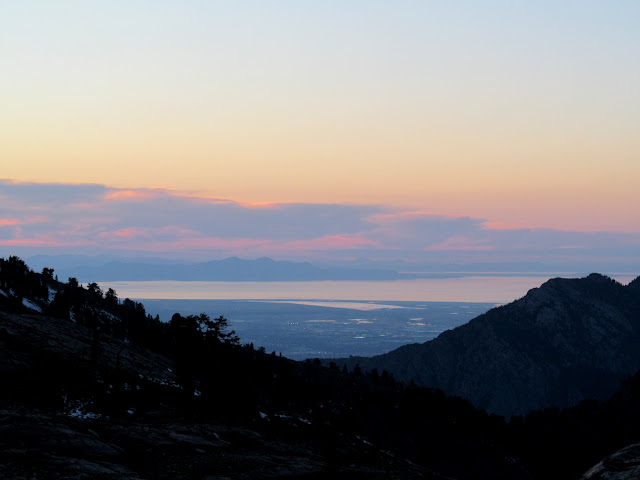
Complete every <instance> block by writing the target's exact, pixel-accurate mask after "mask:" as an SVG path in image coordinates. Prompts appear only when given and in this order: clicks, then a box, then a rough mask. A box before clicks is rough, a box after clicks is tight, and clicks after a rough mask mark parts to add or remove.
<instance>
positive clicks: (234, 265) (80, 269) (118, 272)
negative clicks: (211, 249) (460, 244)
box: [63, 257, 405, 282]
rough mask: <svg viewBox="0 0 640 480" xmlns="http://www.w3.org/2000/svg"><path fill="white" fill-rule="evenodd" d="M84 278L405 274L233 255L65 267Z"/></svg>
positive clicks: (227, 279) (331, 277)
mask: <svg viewBox="0 0 640 480" xmlns="http://www.w3.org/2000/svg"><path fill="white" fill-rule="evenodd" d="M63 272H68V273H69V274H70V276H75V277H77V278H78V280H79V281H81V282H87V281H102V282H109V281H119V280H129V281H134V280H140V281H142V280H177V281H192V280H205V281H225V282H234V281H256V282H265V281H310V280H396V279H399V278H405V277H404V276H402V275H401V274H399V273H398V272H395V271H393V270H386V269H379V268H372V269H365V268H337V267H334V268H320V267H316V266H314V265H312V264H311V263H308V262H290V261H276V260H272V259H270V258H266V257H263V258H258V259H255V260H245V259H241V258H237V257H230V258H226V259H224V260H213V261H209V262H203V263H164V264H158V263H147V262H127V261H121V260H116V261H111V262H108V263H104V264H102V265H80V266H77V267H72V268H66V269H63Z"/></svg>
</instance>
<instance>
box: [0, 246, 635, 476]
mask: <svg viewBox="0 0 640 480" xmlns="http://www.w3.org/2000/svg"><path fill="white" fill-rule="evenodd" d="M592 280H593V279H592ZM598 282H601V283H602V284H601V285H600V283H598ZM610 283H611V282H610V281H608V280H607V279H604V281H603V279H602V278H600V277H598V278H595V283H594V284H593V287H594V290H593V292H592V296H593V297H598V295H599V294H598V291H600V289H601V288H602V289H604V291H608V290H609V289H611V290H612V291H619V290H618V287H616V286H615V285H614V286H613V287H612V286H611V284H610ZM635 285H636V286H637V284H635ZM633 289H635V286H633V287H632V288H631V289H630V290H633ZM624 291H625V292H626V290H624ZM625 295H626V293H625V294H622V295H621V296H622V297H624V296H625ZM231 323H232V322H231ZM0 385H2V388H0V478H101V479H132V480H133V479H175V478H257V479H276V478H288V479H303V478H304V479H321V478H335V479H347V478H348V479H414V478H415V479H417V478H426V479H444V478H449V479H451V478H458V479H554V478H557V479H572V478H573V479H577V478H579V477H580V475H582V474H583V473H585V472H586V471H587V470H588V469H589V468H590V467H592V466H594V465H596V464H597V463H598V462H599V461H600V460H601V459H603V458H604V457H605V456H607V455H609V454H611V453H612V452H615V451H616V450H619V449H621V448H623V447H625V446H627V445H632V444H634V443H637V442H638V441H640V408H639V407H640V373H637V374H636V375H634V376H633V377H631V378H628V379H627V380H626V381H625V382H624V383H623V385H622V387H621V388H620V389H619V391H618V392H617V393H616V394H615V395H614V396H613V397H611V398H610V399H609V400H606V401H603V402H598V401H595V400H586V401H583V402H581V403H580V404H579V405H578V406H576V407H574V408H568V409H565V410H558V409H547V410H544V411H535V412H531V413H529V414H528V415H526V416H524V417H520V416H514V417H512V418H511V420H510V421H509V422H506V421H505V419H504V418H502V417H499V416H496V415H488V414H487V413H486V412H483V411H480V410H477V409H475V408H474V407H473V406H472V405H471V404H470V403H469V402H467V401H465V400H463V399H461V398H459V397H447V396H446V395H445V394H444V393H443V392H442V391H441V390H435V389H430V388H424V387H419V386H416V385H414V384H409V385H403V384H401V383H398V382H396V381H395V380H394V378H393V376H392V375H391V374H389V373H388V372H387V371H378V370H372V371H371V372H369V373H366V372H363V371H362V369H361V368H360V367H354V368H353V369H351V370H350V369H339V368H338V367H337V365H336V364H330V365H329V367H328V368H325V367H322V366H321V364H320V362H319V361H309V360H308V361H305V362H294V361H292V360H289V359H286V358H283V357H280V356H278V355H276V354H275V352H274V353H272V354H269V353H267V352H265V351H264V349H256V348H254V346H253V345H240V343H239V341H238V339H237V337H235V335H234V334H233V332H232V331H231V330H230V329H229V326H228V324H227V321H226V319H224V318H223V317H219V318H216V319H213V320H212V319H210V318H209V317H208V316H207V315H205V314H201V315H188V316H182V315H180V314H178V313H176V314H175V315H174V316H173V317H172V319H171V321H170V322H168V323H162V322H159V321H158V319H157V318H152V317H151V316H149V315H147V314H146V312H145V309H144V306H143V305H142V304H140V303H137V302H134V301H131V300H129V299H124V300H121V299H119V298H118V297H117V294H116V292H115V291H113V290H111V289H110V290H109V291H107V292H102V291H101V290H100V288H99V287H98V286H97V284H95V283H90V284H88V285H87V286H86V287H82V286H81V285H79V284H78V282H77V281H76V280H75V279H73V278H72V279H69V282H68V283H61V282H58V281H56V280H55V279H54V272H53V270H51V269H44V270H43V272H42V273H36V272H33V271H31V270H30V269H29V268H28V267H27V266H26V265H25V264H24V262H22V261H21V260H20V259H18V258H16V257H10V258H9V259H7V260H5V259H2V258H0ZM625 458H626V457H625ZM607 461H608V462H609V464H611V462H610V461H609V460H607ZM590 478H596V477H590Z"/></svg>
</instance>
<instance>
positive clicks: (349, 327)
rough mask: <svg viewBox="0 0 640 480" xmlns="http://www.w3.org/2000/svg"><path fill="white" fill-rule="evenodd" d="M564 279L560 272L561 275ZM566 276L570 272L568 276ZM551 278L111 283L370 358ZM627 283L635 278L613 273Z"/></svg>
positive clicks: (260, 343) (274, 343) (305, 353)
mask: <svg viewBox="0 0 640 480" xmlns="http://www.w3.org/2000/svg"><path fill="white" fill-rule="evenodd" d="M555 276H559V275H555ZM562 276H568V275H566V274H563V275H562ZM548 278H549V276H546V277H545V276H533V275H523V276H469V277H460V278H443V279H418V280H397V281H369V282H366V281H322V282H175V281H155V282H153V281H152V282H108V283H106V282H105V283H100V286H101V288H103V289H105V290H106V289H108V288H113V289H114V290H116V292H117V293H118V296H119V297H120V298H125V297H129V298H134V299H136V300H139V301H141V302H142V303H143V304H144V306H145V308H146V310H147V312H148V313H150V314H152V315H154V316H155V315H156V314H157V315H159V316H160V318H161V320H163V321H169V320H170V319H171V316H172V315H173V314H174V313H176V312H179V313H181V314H183V315H189V314H199V313H201V312H204V313H207V314H208V315H209V316H210V317H211V318H215V317H217V316H220V315H223V316H225V317H226V318H227V319H228V320H229V324H230V326H231V328H232V329H234V330H235V331H236V333H237V335H238V336H239V337H240V339H241V342H242V343H243V344H244V343H253V344H254V345H255V347H256V348H258V347H264V348H265V349H266V350H267V351H268V352H272V351H275V352H276V353H282V354H283V355H284V356H286V357H289V358H293V359H297V360H301V359H304V358H316V357H318V358H331V357H346V356H349V355H362V356H372V355H378V354H381V353H386V352H388V351H390V350H393V349H395V348H398V347H400V346H402V345H406V344H409V343H416V342H425V341H427V340H431V339H433V338H435V337H436V336H438V335H439V334H440V333H442V332H443V331H445V330H448V329H452V328H455V327H457V326H460V325H463V324H464V323H467V322H468V321H469V320H471V319H472V318H475V317H477V316H478V315H481V314H482V313H484V312H486V311H487V310H489V309H490V308H492V307H494V306H496V305H498V304H504V303H508V302H511V301H513V300H516V299H518V298H520V297H522V296H524V295H525V294H526V293H527V291H528V290H529V289H531V288H534V287H537V286H539V285H541V284H542V283H544V282H545V281H546V280H547V279H548ZM614 278H616V279H617V280H618V281H620V282H622V283H628V282H629V281H631V280H632V279H633V278H632V277H625V276H616V277H614Z"/></svg>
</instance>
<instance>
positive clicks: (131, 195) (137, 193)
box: [104, 189, 158, 200]
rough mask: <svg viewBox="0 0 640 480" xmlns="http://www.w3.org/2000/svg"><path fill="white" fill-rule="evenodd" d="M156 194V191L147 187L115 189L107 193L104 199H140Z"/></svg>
mask: <svg viewBox="0 0 640 480" xmlns="http://www.w3.org/2000/svg"><path fill="white" fill-rule="evenodd" d="M157 196H158V191H154V190H149V189H140V190H116V191H115V192H109V193H107V194H106V195H105V196H104V198H105V200H142V199H147V198H153V197H157Z"/></svg>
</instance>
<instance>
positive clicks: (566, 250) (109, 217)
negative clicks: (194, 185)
mask: <svg viewBox="0 0 640 480" xmlns="http://www.w3.org/2000/svg"><path fill="white" fill-rule="evenodd" d="M0 196H1V197H2V202H1V203H0V250H1V251H0V254H5V255H6V254H11V253H12V249H13V248H15V247H25V248H27V247H33V249H34V250H33V251H34V252H35V251H42V249H43V248H46V249H47V252H49V253H55V252H59V253H71V252H75V251H77V250H78V249H79V248H82V249H84V250H83V251H85V252H86V251H91V252H92V253H95V254H99V253H102V252H132V253H133V252H153V253H155V254H166V255H171V256H174V257H175V256H188V255H191V254H198V255H199V256H200V257H208V258H221V257H224V256H228V255H240V256H245V257H252V256H258V255H259V256H263V255H270V256H274V257H276V258H278V257H279V258H298V259H306V260H314V259H316V258H324V259H326V258H329V257H330V256H331V255H334V258H336V259H338V258H345V256H348V258H357V257H367V258H369V259H372V260H376V259H382V258H384V259H390V258H395V259H398V260H403V259H404V260H406V259H411V260H412V261H422V262H427V261H438V262H446V261H452V262H453V261H454V260H455V261H458V262H464V261H467V260H468V259H467V260H465V258H466V257H464V256H463V257H461V256H460V255H466V254H468V255H469V256H470V257H469V258H472V257H473V256H474V255H476V254H483V255H484V257H483V258H484V259H490V260H492V261H507V260H508V259H513V258H516V257H517V258H520V259H538V260H539V259H541V258H562V257H563V256H565V257H566V256H572V257H575V258H578V257H580V258H583V259H594V258H599V259H602V258H613V257H615V258H618V259H620V258H621V257H624V256H626V258H628V259H630V261H638V259H640V234H638V233H615V232H580V231H565V230H552V229H534V228H523V226H520V225H510V224H504V223H501V222H500V220H499V219H498V220H496V219H492V220H487V219H481V218H473V217H470V216H460V215H458V216H452V215H447V214H446V212H443V213H442V214H439V213H438V212H434V211H431V210H400V209H397V208H393V207H390V206H382V205H350V204H304V203H282V204H274V203H268V204H255V203H254V204H243V203H238V202H234V201H231V200H228V199H224V198H212V197H203V196H198V195H194V194H182V193H179V192H175V191H172V190H168V189H162V188H154V189H130V188H128V189H117V188H110V187H107V186H104V185H96V184H47V183H19V182H13V181H9V180H0ZM36 247H38V248H39V250H38V249H36ZM328 255H329V257H327V256H328ZM434 255H437V257H434ZM473 258H475V257H473Z"/></svg>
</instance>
